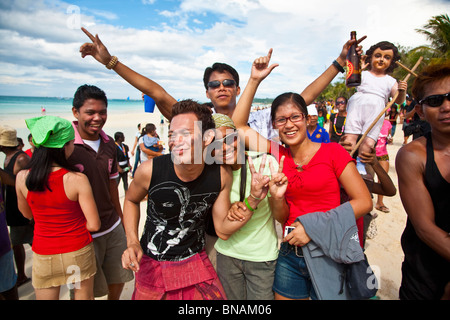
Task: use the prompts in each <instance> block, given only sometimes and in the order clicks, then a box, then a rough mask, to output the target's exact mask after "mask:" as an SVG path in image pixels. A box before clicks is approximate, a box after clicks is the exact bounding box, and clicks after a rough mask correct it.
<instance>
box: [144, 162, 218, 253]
mask: <svg viewBox="0 0 450 320" xmlns="http://www.w3.org/2000/svg"><path fill="white" fill-rule="evenodd" d="M220 189H221V179H220V166H219V165H216V164H212V165H205V168H204V169H203V172H202V173H201V174H200V176H199V177H198V178H197V179H195V180H193V181H189V182H183V181H181V180H180V179H179V178H178V177H177V175H176V173H175V170H174V164H173V162H172V159H171V156H170V154H167V155H163V156H159V157H156V158H153V172H152V178H151V182H150V186H149V189H148V203H147V205H148V206H147V220H146V222H145V227H144V232H143V235H142V237H141V241H140V242H141V246H142V250H143V251H144V253H145V254H146V255H148V256H149V257H150V258H152V259H155V260H159V261H179V260H182V259H185V258H188V257H190V256H192V255H194V254H196V253H198V252H200V251H201V250H202V249H203V248H204V246H205V222H206V215H207V213H208V211H209V210H210V208H211V207H212V205H213V203H214V202H215V201H216V199H217V196H218V195H219V192H220Z"/></svg>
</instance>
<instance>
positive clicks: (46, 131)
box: [25, 116, 75, 148]
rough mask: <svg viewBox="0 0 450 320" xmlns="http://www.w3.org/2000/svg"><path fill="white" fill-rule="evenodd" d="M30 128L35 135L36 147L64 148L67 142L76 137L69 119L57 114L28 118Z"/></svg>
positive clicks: (27, 122) (26, 121)
mask: <svg viewBox="0 0 450 320" xmlns="http://www.w3.org/2000/svg"><path fill="white" fill-rule="evenodd" d="M25 123H26V124H27V127H28V129H30V132H31V135H32V136H33V143H34V145H35V146H36V148H39V147H40V146H44V147H46V148H62V147H63V146H64V145H65V144H66V143H67V142H69V141H70V140H73V139H75V132H74V130H73V127H72V123H71V122H70V121H69V120H66V119H62V118H60V117H55V116H43V117H37V118H31V119H26V120H25Z"/></svg>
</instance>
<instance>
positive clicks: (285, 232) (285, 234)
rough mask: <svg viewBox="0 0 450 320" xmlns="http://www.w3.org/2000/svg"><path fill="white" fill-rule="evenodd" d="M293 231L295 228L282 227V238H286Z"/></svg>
mask: <svg viewBox="0 0 450 320" xmlns="http://www.w3.org/2000/svg"><path fill="white" fill-rule="evenodd" d="M294 229H295V227H290V226H287V227H284V236H285V237H286V236H287V235H288V234H289V233H290V232H291V231H292V230H294Z"/></svg>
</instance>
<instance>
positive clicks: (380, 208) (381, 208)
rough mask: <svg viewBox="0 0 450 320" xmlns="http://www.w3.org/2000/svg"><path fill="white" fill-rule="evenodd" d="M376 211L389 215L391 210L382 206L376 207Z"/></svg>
mask: <svg viewBox="0 0 450 320" xmlns="http://www.w3.org/2000/svg"><path fill="white" fill-rule="evenodd" d="M375 209H377V210H379V211H381V212H384V213H389V208H388V207H386V206H380V207H375Z"/></svg>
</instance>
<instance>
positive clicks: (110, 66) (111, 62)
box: [106, 56, 119, 70]
mask: <svg viewBox="0 0 450 320" xmlns="http://www.w3.org/2000/svg"><path fill="white" fill-rule="evenodd" d="M117 62H119V59H117V57H116V56H112V57H111V60H109V62H108V64H107V65H106V69H109V70H111V69H113V68H114V67H115V66H116V64H117Z"/></svg>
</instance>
